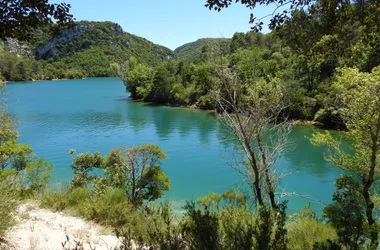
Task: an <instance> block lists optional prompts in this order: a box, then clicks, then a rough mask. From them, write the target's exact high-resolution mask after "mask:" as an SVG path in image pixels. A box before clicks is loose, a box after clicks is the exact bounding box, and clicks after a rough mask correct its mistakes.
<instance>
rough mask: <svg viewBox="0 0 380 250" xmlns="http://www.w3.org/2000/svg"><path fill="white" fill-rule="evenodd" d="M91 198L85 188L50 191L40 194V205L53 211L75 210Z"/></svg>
mask: <svg viewBox="0 0 380 250" xmlns="http://www.w3.org/2000/svg"><path fill="white" fill-rule="evenodd" d="M90 198H91V196H90V190H89V189H87V188H74V189H63V190H56V191H50V192H47V193H45V194H43V195H41V196H40V202H41V203H40V206H41V207H44V208H48V209H51V210H53V211H63V210H66V209H71V210H74V212H75V210H77V209H78V207H80V206H82V205H83V204H86V202H87V201H89V200H90Z"/></svg>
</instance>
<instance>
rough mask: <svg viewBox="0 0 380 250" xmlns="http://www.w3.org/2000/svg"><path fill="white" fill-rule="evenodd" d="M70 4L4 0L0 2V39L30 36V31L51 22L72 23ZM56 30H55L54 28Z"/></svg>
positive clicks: (36, 0)
mask: <svg viewBox="0 0 380 250" xmlns="http://www.w3.org/2000/svg"><path fill="white" fill-rule="evenodd" d="M69 11H70V4H66V3H64V2H63V3H49V2H48V1H44V0H34V1H22V0H4V1H1V3H0V17H1V18H0V39H4V38H6V37H15V38H18V39H21V40H24V39H27V38H30V36H31V33H32V32H33V31H34V30H35V29H37V28H41V27H46V26H48V25H50V24H52V23H54V22H55V23H58V24H60V25H61V26H62V25H66V26H67V25H72V22H73V16H72V15H71V14H70V13H69ZM55 31H57V30H55Z"/></svg>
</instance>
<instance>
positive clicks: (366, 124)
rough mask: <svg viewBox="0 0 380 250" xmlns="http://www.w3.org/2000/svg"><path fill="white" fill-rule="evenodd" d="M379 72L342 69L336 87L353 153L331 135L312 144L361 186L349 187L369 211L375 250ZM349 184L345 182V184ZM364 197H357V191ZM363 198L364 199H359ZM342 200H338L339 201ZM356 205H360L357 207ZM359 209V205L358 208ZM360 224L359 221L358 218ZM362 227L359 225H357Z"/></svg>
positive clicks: (379, 124)
mask: <svg viewBox="0 0 380 250" xmlns="http://www.w3.org/2000/svg"><path fill="white" fill-rule="evenodd" d="M379 72H380V71H379V68H374V69H373V71H372V73H360V72H359V71H358V70H357V69H349V68H344V69H342V70H341V71H340V72H339V74H338V75H337V76H336V80H335V83H334V85H333V89H334V93H335V94H336V96H337V103H336V105H337V108H336V109H337V111H338V112H339V114H340V116H341V117H342V119H343V121H344V122H345V124H346V126H347V129H348V132H347V133H346V136H347V137H348V138H349V139H350V140H351V141H352V147H353V148H352V150H351V152H346V151H344V150H343V149H342V148H341V147H340V142H339V141H338V140H337V139H335V138H333V137H332V136H331V134H330V133H323V134H316V135H314V137H313V139H312V142H313V143H315V144H317V145H327V146H328V148H329V152H328V154H327V156H326V160H328V161H330V162H331V163H333V164H334V165H336V166H338V167H340V168H342V169H345V170H347V171H350V172H352V173H353V174H354V175H355V181H358V182H359V183H360V184H356V185H354V183H350V182H348V183H346V184H344V185H347V186H345V187H346V188H349V191H350V192H352V194H351V195H354V194H355V195H354V196H353V197H355V199H356V202H359V203H361V205H362V206H364V207H365V211H361V210H358V211H357V212H360V211H361V212H363V213H365V216H366V220H367V222H366V223H367V226H368V227H369V231H370V239H371V248H376V247H377V245H378V237H379V236H378V229H377V225H376V219H375V217H374V216H375V215H374V211H375V210H376V209H377V208H376V207H375V203H374V202H373V200H374V197H373V195H372V194H373V193H376V187H375V186H376V183H377V180H378V175H379V159H378V156H379V153H380V147H379V145H380V132H379V131H380V109H379V108H380V99H379V94H380V93H379V90H380V88H379V84H378V81H379ZM343 183H345V182H343ZM344 185H343V184H340V186H344ZM353 188H358V189H359V190H357V191H358V192H359V193H360V195H359V196H356V193H355V192H356V190H353ZM360 196H361V199H359V200H358V198H359V197H360ZM338 198H339V199H340V196H337V199H338ZM354 204H356V203H354ZM357 206H358V205H357ZM358 220H359V218H358ZM356 226H359V225H356Z"/></svg>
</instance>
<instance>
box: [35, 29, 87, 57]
mask: <svg viewBox="0 0 380 250" xmlns="http://www.w3.org/2000/svg"><path fill="white" fill-rule="evenodd" d="M90 29H91V27H90V26H88V25H83V24H81V25H76V26H75V27H74V28H72V29H69V30H64V31H63V32H62V33H61V35H60V36H59V37H55V38H53V39H50V40H49V41H47V42H46V43H45V44H43V45H41V46H39V47H37V48H36V50H35V57H36V59H37V60H39V59H42V58H49V57H51V56H53V55H55V54H56V53H58V48H57V45H58V44H63V43H67V42H69V41H70V40H72V39H73V38H75V37H77V36H80V35H81V34H83V33H84V32H86V31H87V30H90Z"/></svg>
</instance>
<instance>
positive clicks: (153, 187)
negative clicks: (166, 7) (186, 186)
mask: <svg viewBox="0 0 380 250" xmlns="http://www.w3.org/2000/svg"><path fill="white" fill-rule="evenodd" d="M70 153H71V154H73V153H74V151H72V150H70ZM166 158H167V155H166V154H165V152H164V151H163V150H162V149H161V148H160V147H159V146H157V145H153V144H143V145H141V146H136V147H125V148H120V149H119V148H114V149H112V151H111V152H110V154H108V155H107V156H105V157H103V156H102V155H101V154H100V153H98V152H95V153H94V154H90V153H83V154H79V155H78V156H74V157H73V164H72V165H71V167H72V168H73V170H74V174H75V176H74V178H73V180H72V187H74V188H76V187H88V186H89V184H91V183H93V184H94V191H95V192H96V193H97V194H104V193H105V192H106V190H107V189H108V188H115V189H121V190H124V192H125V195H127V197H128V198H129V200H130V202H131V203H132V204H133V205H134V206H135V207H137V206H140V205H142V204H143V203H144V201H147V202H149V201H154V200H156V199H158V198H160V197H161V196H162V195H163V192H164V191H168V190H169V189H170V181H169V178H168V176H166V175H165V174H164V172H163V171H162V169H161V162H160V161H161V160H163V159H166Z"/></svg>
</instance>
